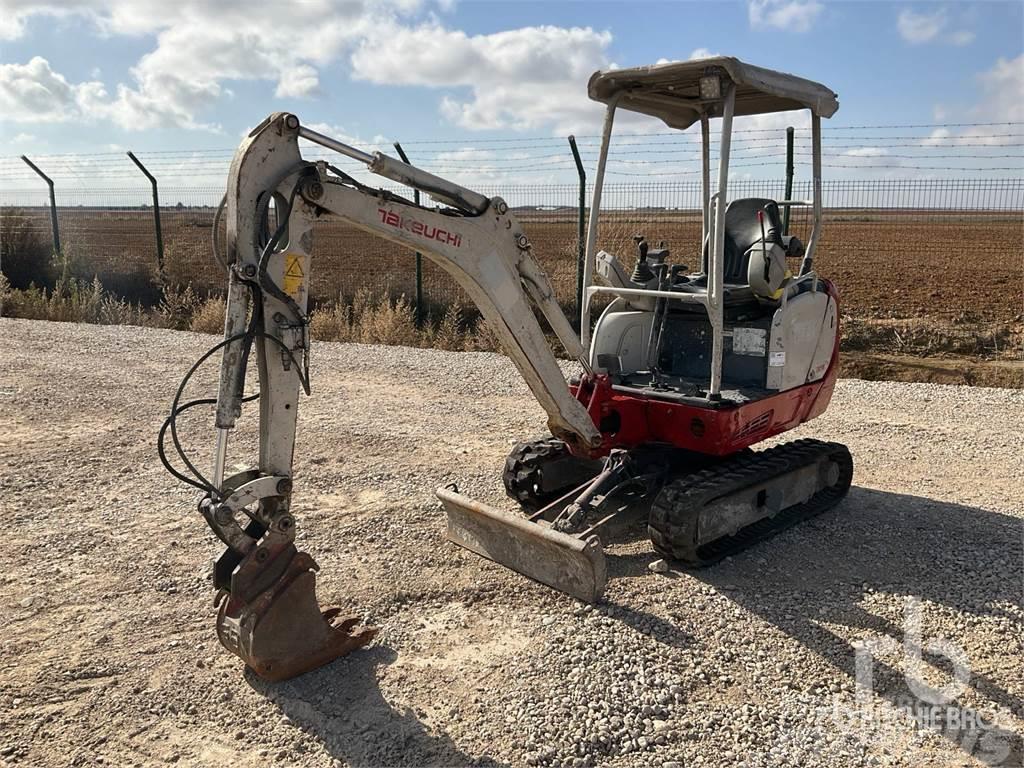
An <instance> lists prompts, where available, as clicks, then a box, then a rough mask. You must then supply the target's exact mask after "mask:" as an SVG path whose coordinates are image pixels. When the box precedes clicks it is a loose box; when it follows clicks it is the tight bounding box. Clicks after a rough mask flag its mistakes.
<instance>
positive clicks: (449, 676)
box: [0, 319, 1024, 768]
mask: <svg viewBox="0 0 1024 768" xmlns="http://www.w3.org/2000/svg"><path fill="white" fill-rule="evenodd" d="M209 343H210V338H209V337H206V336H199V335H194V334H187V333H174V332H169V331H158V330H152V329H142V328H130V327H97V326H81V325H72V324H49V323H40V322H29V321H19V320H7V319H0V361H2V363H0V425H2V428H0V468H2V471H0V513H2V515H3V518H4V519H5V520H6V521H7V522H6V526H5V530H6V531H7V539H6V542H5V546H4V549H3V555H2V556H0V565H2V567H0V633H2V635H0V636H2V637H3V643H2V644H0V765H5V766H6V765H10V766H19V768H20V766H29V765H31V766H63V765H76V766H78V765H95V764H108V765H115V766H131V765H167V764H172V763H173V764H177V765H188V766H193V765H196V766H239V765H243V766H248V765H252V766H257V765H259V766H265V765H282V766H284V765H289V766H293V765H299V766H331V765H369V766H381V765H405V766H425V765H431V766H442V765H444V766H460V765H490V766H505V765H508V766H520V765H550V766H584V765H585V766H592V765H602V766H605V765H607V766H614V767H618V768H626V767H627V766H629V767H632V766H661V767H662V768H679V767H680V766H684V765H685V766H713V765H723V764H739V761H741V760H742V761H743V762H742V764H744V765H747V766H768V765H830V766H853V765H900V766H904V765H905V766H954V765H955V766H960V765H983V764H997V765H1018V766H1019V765H1021V762H1022V759H1024V752H1022V750H1021V741H1020V740H1021V735H1022V734H1024V682H1022V681H1024V606H1022V589H1024V583H1022V566H1024V541H1022V531H1024V471H1022V468H1021V461H1020V425H1021V423H1022V421H1024V392H1021V391H1010V390H996V389H987V390H986V389H970V388H966V387H944V386H938V385H924V384H912V385H907V384H895V383H872V382H862V381H852V380H842V381H840V382H839V385H838V387H837V391H836V395H835V398H834V399H833V403H832V407H831V409H830V410H829V411H828V413H827V414H826V415H825V416H823V417H821V418H820V419H818V420H817V421H815V422H812V423H811V424H809V425H807V426H805V427H804V428H801V429H800V430H798V433H799V435H801V436H811V435H813V436H817V437H821V438H825V439H833V440H841V441H843V442H845V443H847V444H848V445H849V446H850V448H851V451H852V453H853V456H854V460H855V462H856V465H857V470H856V473H855V476H854V485H855V487H854V488H853V490H852V491H851V493H850V495H849V497H848V499H847V500H846V501H844V502H843V504H842V505H841V506H840V508H839V509H837V510H836V511H834V512H831V513H829V514H827V515H825V516H823V517H821V518H818V519H816V520H813V521H811V522H809V523H806V524H805V525H804V526H803V527H801V528H799V529H797V530H793V531H790V532H788V533H786V534H783V535H781V536H779V537H777V538H775V539H773V540H771V541H770V542H767V543H765V544H762V545H760V546H758V547H757V548H755V549H753V550H751V551H749V552H747V553H745V554H743V555H740V556H737V557H735V558H732V559H730V560H727V561H726V562H724V563H722V564H721V565H719V566H717V567H715V568H712V569H709V570H706V571H701V572H683V571H673V572H670V573H668V574H665V575H658V574H654V573H651V572H649V571H648V569H647V565H648V563H650V562H651V561H652V560H653V559H654V557H653V555H652V554H651V552H650V548H649V543H648V542H647V540H646V536H645V534H644V528H643V521H642V520H638V521H634V523H633V524H632V525H626V526H624V527H622V528H621V529H618V530H616V531H615V532H614V533H613V535H612V536H611V537H610V540H609V542H608V547H607V549H608V553H609V555H610V557H609V569H610V582H609V587H608V591H607V598H606V600H605V601H604V602H603V603H601V604H600V605H598V606H597V607H596V608H595V609H593V610H590V609H587V608H586V607H584V606H581V605H580V604H579V603H577V602H575V601H574V600H572V599H570V598H568V597H565V596H562V595H560V594H557V593H554V592H552V591H550V590H548V589H545V588H543V587H540V586H538V585H535V584H533V583H530V582H527V581H526V580H524V579H523V578H521V577H519V576H517V575H515V574H513V573H511V572H508V571H505V570H503V569H502V568H500V567H498V566H495V565H494V564H492V563H489V562H486V561H482V560H480V559H478V558H476V557H475V556H472V555H470V554H468V553H465V552H463V551H460V550H457V549H456V548H454V547H453V546H452V545H449V544H447V543H445V542H444V540H443V538H442V531H443V526H444V522H443V513H442V512H441V511H440V510H439V509H438V507H437V504H436V502H435V500H434V497H433V489H434V488H435V487H437V486H438V485H441V484H445V483H449V482H453V481H455V482H458V483H459V486H460V488H461V489H463V491H464V492H467V493H468V494H470V495H472V496H475V497H477V498H480V499H482V500H484V501H487V502H489V503H492V504H499V505H502V506H504V507H505V508H509V507H508V503H507V501H506V500H505V499H504V497H503V494H502V492H501V487H500V477H499V472H500V467H501V465H502V462H503V459H504V456H505V454H506V453H507V451H508V450H509V447H510V441H512V440H515V439H518V438H523V437H528V436H533V435H537V434H541V433H542V432H543V415H542V412H541V410H540V409H539V407H538V406H536V404H535V403H534V402H533V401H532V400H531V399H530V397H529V395H528V392H527V390H526V389H525V386H524V385H523V384H522V382H521V381H520V380H519V379H518V377H517V375H516V374H515V372H514V370H513V369H512V367H511V365H510V364H509V363H508V361H507V360H505V359H504V358H502V357H500V356H497V355H489V354H453V353H445V352H438V351H433V350H412V349H406V348H400V347H366V346H357V345H340V344H320V345H319V346H317V348H316V349H315V350H314V353H313V388H314V395H313V397H312V398H311V399H309V400H306V401H304V402H303V403H302V406H301V411H300V429H299V443H298V451H297V461H296V505H295V511H296V514H297V516H298V520H299V526H300V531H299V541H300V543H301V545H303V546H304V547H305V548H308V549H309V551H310V552H311V553H312V554H313V555H314V556H315V557H316V559H317V560H318V561H319V563H320V565H321V566H322V568H323V570H322V572H321V578H320V585H319V592H320V595H321V599H322V601H323V602H324V603H334V604H339V605H341V606H342V607H344V608H345V609H346V610H352V611H359V612H361V614H362V615H363V616H365V619H366V621H367V622H369V623H373V624H375V625H377V626H379V627H380V628H381V632H380V635H379V636H378V638H377V640H376V641H375V642H374V644H373V645H372V646H371V647H370V648H369V649H367V650H364V651H361V652H357V653H356V654H354V655H352V656H349V657H347V658H346V659H344V660H340V661H338V662H336V663H334V664H331V665H329V666H328V667H326V668H323V669H321V670H319V671H317V672H315V673H312V674H309V675H307V676H305V677H303V678H301V679H298V680H295V681H292V682H288V683H284V684H278V685H268V684H265V683H262V682H260V681H259V680H257V679H255V678H254V677H253V676H252V675H251V674H246V673H244V672H243V669H242V667H241V664H240V663H239V662H238V660H237V659H235V658H234V657H232V656H230V655H229V654H227V653H226V652H224V651H223V650H222V649H221V648H220V647H219V645H218V643H217V640H216V637H215V635H214V629H213V619H214V609H213V607H212V600H211V598H212V595H211V590H210V585H209V573H208V568H209V562H210V560H211V558H212V557H214V556H215V555H216V554H217V553H218V552H219V549H220V548H219V546H218V544H217V542H216V541H215V539H214V538H213V536H212V534H210V533H209V531H208V530H207V528H206V527H205V525H204V523H203V522H202V520H201V518H200V517H199V516H198V514H197V513H196V511H195V506H194V505H195V499H194V497H193V494H192V493H191V492H190V491H188V490H185V489H183V488H181V487H180V486H178V485H177V484H176V483H175V482H174V481H173V480H172V479H171V478H170V477H169V476H167V475H166V474H164V472H163V470H162V468H161V467H160V466H159V464H158V462H157V460H156V456H155V450H154V438H155V434H156V430H157V428H158V426H159V423H160V421H161V420H162V418H163V417H164V414H165V412H166V409H167V407H168V404H169V402H170V399H171V396H172V394H173V390H174V387H175V386H176V384H177V382H178V380H179V378H180V376H181V375H182V374H183V373H184V371H185V370H186V369H187V367H188V365H189V364H190V363H191V362H192V361H193V360H194V359H195V358H196V357H197V356H198V355H199V354H200V353H201V352H202V351H203V350H204V349H205V348H206V347H207V346H208V345H209ZM215 373H216V372H215V366H211V368H210V370H209V371H207V372H206V374H205V375H204V376H201V377H200V378H201V381H200V382H199V383H200V384H201V385H203V387H206V388H210V387H212V385H213V382H214V381H215ZM205 391H211V390H210V389H206V390H205ZM192 426H193V427H194V429H192V428H190V429H189V430H188V431H187V437H188V440H189V441H190V442H191V443H192V444H194V445H196V446H199V447H201V448H203V449H206V450H200V451H199V453H200V459H201V466H205V465H206V462H207V461H208V457H209V450H208V449H209V448H211V447H212V442H213V440H212V435H211V434H209V432H207V431H206V430H207V427H208V426H210V425H209V424H207V419H206V418H205V417H204V418H201V419H197V420H196V421H195V422H194V423H193V425H192ZM250 439H251V429H250V430H249V431H245V430H243V431H242V434H241V435H240V436H239V438H238V440H237V443H236V446H235V447H234V449H233V454H232V457H231V458H232V461H238V462H240V463H245V462H247V461H248V460H249V455H250V454H251V448H252V446H251V442H250ZM918 622H919V623H918ZM940 638H945V639H946V641H947V642H946V644H945V645H943V644H941V643H940V642H939V639H940ZM861 644H866V645H861ZM858 647H861V648H868V649H874V652H873V653H874V663H873V664H868V666H867V667H864V666H863V664H862V666H861V671H862V672H863V671H864V670H865V669H868V670H873V676H872V678H871V682H870V687H869V688H867V689H864V688H860V687H858V685H857V684H856V680H857V679H860V680H862V681H863V680H864V679H865V678H864V677H863V676H861V677H859V678H855V672H856V670H857V669H858V667H857V660H858V658H860V660H861V661H862V662H863V661H864V660H865V659H867V660H868V661H870V657H868V656H865V655H864V653H863V652H862V653H861V654H860V656H858V654H857V652H856V649H857V648H858ZM921 647H924V648H925V653H924V663H923V664H922V665H918V666H915V665H912V664H911V665H909V666H907V667H906V671H907V676H906V677H905V676H904V674H903V672H904V666H905V665H904V662H905V661H908V659H910V658H913V657H914V656H915V654H920V652H921V651H920V648H921ZM955 649H959V650H960V651H962V656H961V655H958V654H957V653H956V652H955ZM950 654H952V655H953V656H954V657H955V658H956V659H958V663H959V664H961V665H962V666H964V667H965V668H966V670H967V677H966V679H965V681H964V685H963V686H962V688H960V689H955V688H954V690H953V691H952V700H951V701H949V700H946V701H945V703H944V704H942V705H940V706H938V707H937V708H936V711H937V714H938V716H939V717H940V718H941V719H942V721H943V722H948V723H953V725H951V726H947V727H944V728H943V729H940V730H938V731H933V730H929V729H928V728H927V727H921V728H919V727H917V726H916V725H915V721H914V720H913V719H912V718H911V716H910V714H909V712H911V709H909V708H908V705H907V703H908V702H917V703H918V704H920V703H921V701H920V699H919V698H915V696H919V694H920V692H921V686H920V683H921V682H922V681H923V682H925V683H927V684H928V685H930V686H933V687H938V686H942V685H947V684H949V683H950V680H951V677H950V673H951V672H953V671H956V669H957V668H955V667H954V668H951V666H950V664H949V663H948V662H947V661H945V660H944V658H949V655H950ZM855 716H863V717H864V719H863V720H857V719H856V717H855ZM978 716H981V718H983V722H982V725H981V726H980V727H979V728H963V727H960V725H957V724H963V723H972V724H975V725H977V723H978ZM918 717H919V718H920V715H918ZM917 722H918V723H919V722H920V719H918V721H917Z"/></svg>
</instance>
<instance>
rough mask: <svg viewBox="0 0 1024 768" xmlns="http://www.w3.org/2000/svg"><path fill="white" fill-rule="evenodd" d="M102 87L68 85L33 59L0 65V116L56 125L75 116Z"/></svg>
mask: <svg viewBox="0 0 1024 768" xmlns="http://www.w3.org/2000/svg"><path fill="white" fill-rule="evenodd" d="M102 87H103V86H102V85H101V84H100V83H96V82H88V83H80V84H78V85H74V84H72V83H69V82H68V81H67V79H66V78H64V76H63V75H61V74H60V73H58V72H54V71H53V69H52V68H51V67H50V63H49V62H48V61H47V60H46V59H44V58H42V57H41V56H35V57H34V58H32V59H31V60H30V61H29V62H28V63H26V64H0V115H2V116H3V118H4V119H5V120H10V121H11V122H15V123H57V122H64V121H67V120H71V119H74V118H76V117H77V116H79V114H80V109H81V106H82V104H85V103H88V102H89V101H90V100H91V99H92V98H93V96H94V94H95V93H96V92H97V90H98V89H102Z"/></svg>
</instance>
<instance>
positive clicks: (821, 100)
mask: <svg viewBox="0 0 1024 768" xmlns="http://www.w3.org/2000/svg"><path fill="white" fill-rule="evenodd" d="M715 73H717V74H719V75H721V77H722V93H723V95H724V93H725V85H726V82H727V81H728V80H731V81H732V82H733V83H735V84H736V109H735V114H736V115H762V114H766V113H769V112H784V111H786V110H790V109H809V110H811V111H812V112H813V113H814V114H816V115H819V116H820V117H831V116H832V115H833V114H835V111H836V110H837V109H839V102H838V101H837V99H836V94H835V93H833V92H832V91H831V90H829V89H828V88H826V87H825V86H824V85H821V84H820V83H815V82H814V81H812V80H805V79H804V78H802V77H797V76H795V75H787V74H786V73H784V72H776V71H774V70H771V69H764V68H763V67H755V66H753V65H752V64H744V63H743V62H742V61H740V60H739V59H735V58H733V57H732V56H713V57H709V58H705V59H693V60H691V61H678V62H671V63H669V64H654V65H651V66H648V67H634V68H632V69H613V70H608V71H607V72H595V73H594V74H593V75H591V77H590V83H589V85H588V86H587V91H588V93H589V94H590V98H592V99H594V100H595V101H601V102H604V103H605V104H607V103H608V102H610V101H611V100H612V99H613V98H614V97H615V96H617V95H620V94H621V96H620V98H619V104H618V105H619V106H620V107H622V108H623V109H628V110H632V111H634V112H642V113H643V114H646V115H651V116H653V117H657V118H660V119H661V120H663V121H664V122H665V124H666V125H668V126H669V127H670V128H678V129H680V130H683V129H685V128H689V127H690V126H691V125H693V124H694V123H695V122H697V121H698V120H700V116H701V114H707V115H708V117H720V116H721V114H722V108H723V105H724V103H725V101H724V99H717V100H714V101H702V100H701V98H700V79H701V77H703V76H704V75H709V74H715Z"/></svg>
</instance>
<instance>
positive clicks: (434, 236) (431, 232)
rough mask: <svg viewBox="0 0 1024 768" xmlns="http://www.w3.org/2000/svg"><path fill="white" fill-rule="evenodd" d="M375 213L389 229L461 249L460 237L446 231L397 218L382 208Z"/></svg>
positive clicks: (414, 220)
mask: <svg viewBox="0 0 1024 768" xmlns="http://www.w3.org/2000/svg"><path fill="white" fill-rule="evenodd" d="M377 213H379V214H380V220H381V222H382V223H384V224H387V225H388V226H389V227H395V228H396V229H404V230H406V231H407V232H412V233H413V234H414V235H419V236H420V237H425V238H427V240H436V241H437V242H439V243H444V244H445V245H453V246H455V247H456V248H461V247H462V235H458V234H456V233H454V232H449V231H448V230H446V229H441V228H440V227H432V226H430V225H429V224H424V223H423V222H422V221H417V220H416V219H411V218H409V217H408V216H399V215H398V214H397V213H395V212H394V211H388V210H385V209H384V208H378V209H377Z"/></svg>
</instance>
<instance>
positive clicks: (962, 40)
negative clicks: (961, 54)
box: [947, 29, 977, 47]
mask: <svg viewBox="0 0 1024 768" xmlns="http://www.w3.org/2000/svg"><path fill="white" fill-rule="evenodd" d="M975 37H977V35H975V34H974V32H972V31H971V30H969V29H960V30H957V31H956V32H953V33H951V34H950V35H949V37H948V38H947V40H948V41H949V43H950V45H955V46H958V47H963V46H965V45H970V44H971V43H973V42H974V38H975Z"/></svg>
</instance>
